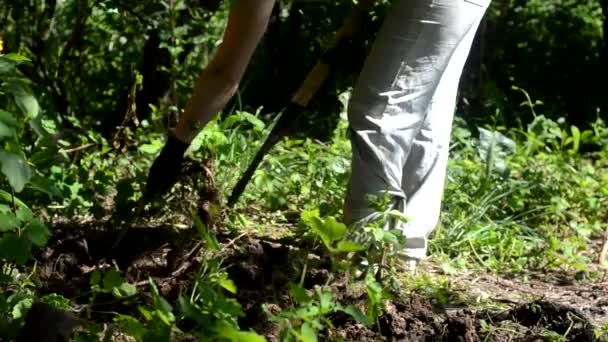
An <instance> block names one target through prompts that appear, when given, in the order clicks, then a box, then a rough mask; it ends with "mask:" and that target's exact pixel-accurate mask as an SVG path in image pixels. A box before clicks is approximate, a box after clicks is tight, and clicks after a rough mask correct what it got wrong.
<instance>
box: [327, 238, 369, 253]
mask: <svg viewBox="0 0 608 342" xmlns="http://www.w3.org/2000/svg"><path fill="white" fill-rule="evenodd" d="M333 250H334V251H335V252H339V253H348V252H359V251H363V250H365V246H363V245H361V244H358V243H356V242H354V241H340V242H338V245H337V246H336V248H334V249H333Z"/></svg>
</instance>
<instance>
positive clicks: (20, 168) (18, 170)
mask: <svg viewBox="0 0 608 342" xmlns="http://www.w3.org/2000/svg"><path fill="white" fill-rule="evenodd" d="M0 163H2V173H4V175H5V176H6V178H7V179H8V182H9V184H10V185H11V186H12V187H13V189H14V190H15V191H16V192H21V190H23V187H24V186H25V184H26V183H27V182H28V181H29V180H30V178H31V177H32V170H31V169H30V167H29V165H27V162H26V161H25V160H23V158H21V157H20V156H18V155H16V154H14V153H9V152H0Z"/></svg>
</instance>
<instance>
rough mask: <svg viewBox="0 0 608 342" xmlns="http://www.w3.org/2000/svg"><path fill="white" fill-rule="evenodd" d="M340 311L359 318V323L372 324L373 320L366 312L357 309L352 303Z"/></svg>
mask: <svg viewBox="0 0 608 342" xmlns="http://www.w3.org/2000/svg"><path fill="white" fill-rule="evenodd" d="M340 311H342V312H344V313H347V314H349V315H350V316H351V317H352V318H354V319H355V320H357V321H358V322H359V323H361V324H363V325H365V326H366V327H371V326H372V321H370V319H369V318H368V317H367V316H366V315H365V314H363V312H361V310H359V309H357V308H356V307H354V306H352V305H349V306H347V307H345V308H340Z"/></svg>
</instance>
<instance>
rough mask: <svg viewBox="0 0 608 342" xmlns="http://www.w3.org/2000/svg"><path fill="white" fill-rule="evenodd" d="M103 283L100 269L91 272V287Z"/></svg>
mask: <svg viewBox="0 0 608 342" xmlns="http://www.w3.org/2000/svg"><path fill="white" fill-rule="evenodd" d="M100 281H101V270H100V269H99V268H97V269H95V270H94V271H93V272H91V278H90V279H89V285H97V284H99V282H100Z"/></svg>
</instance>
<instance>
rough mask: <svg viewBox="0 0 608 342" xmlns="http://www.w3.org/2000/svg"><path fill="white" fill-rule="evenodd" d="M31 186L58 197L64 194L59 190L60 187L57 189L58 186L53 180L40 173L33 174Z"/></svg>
mask: <svg viewBox="0 0 608 342" xmlns="http://www.w3.org/2000/svg"><path fill="white" fill-rule="evenodd" d="M29 186H30V187H32V188H33V189H36V190H38V191H41V192H44V193H45V194H47V195H49V196H51V197H57V198H61V197H63V195H62V194H61V191H59V189H57V187H56V186H55V184H54V183H53V182H52V181H50V180H48V179H46V178H44V177H42V176H40V175H38V174H34V175H33V176H32V178H31V179H30V183H29Z"/></svg>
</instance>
